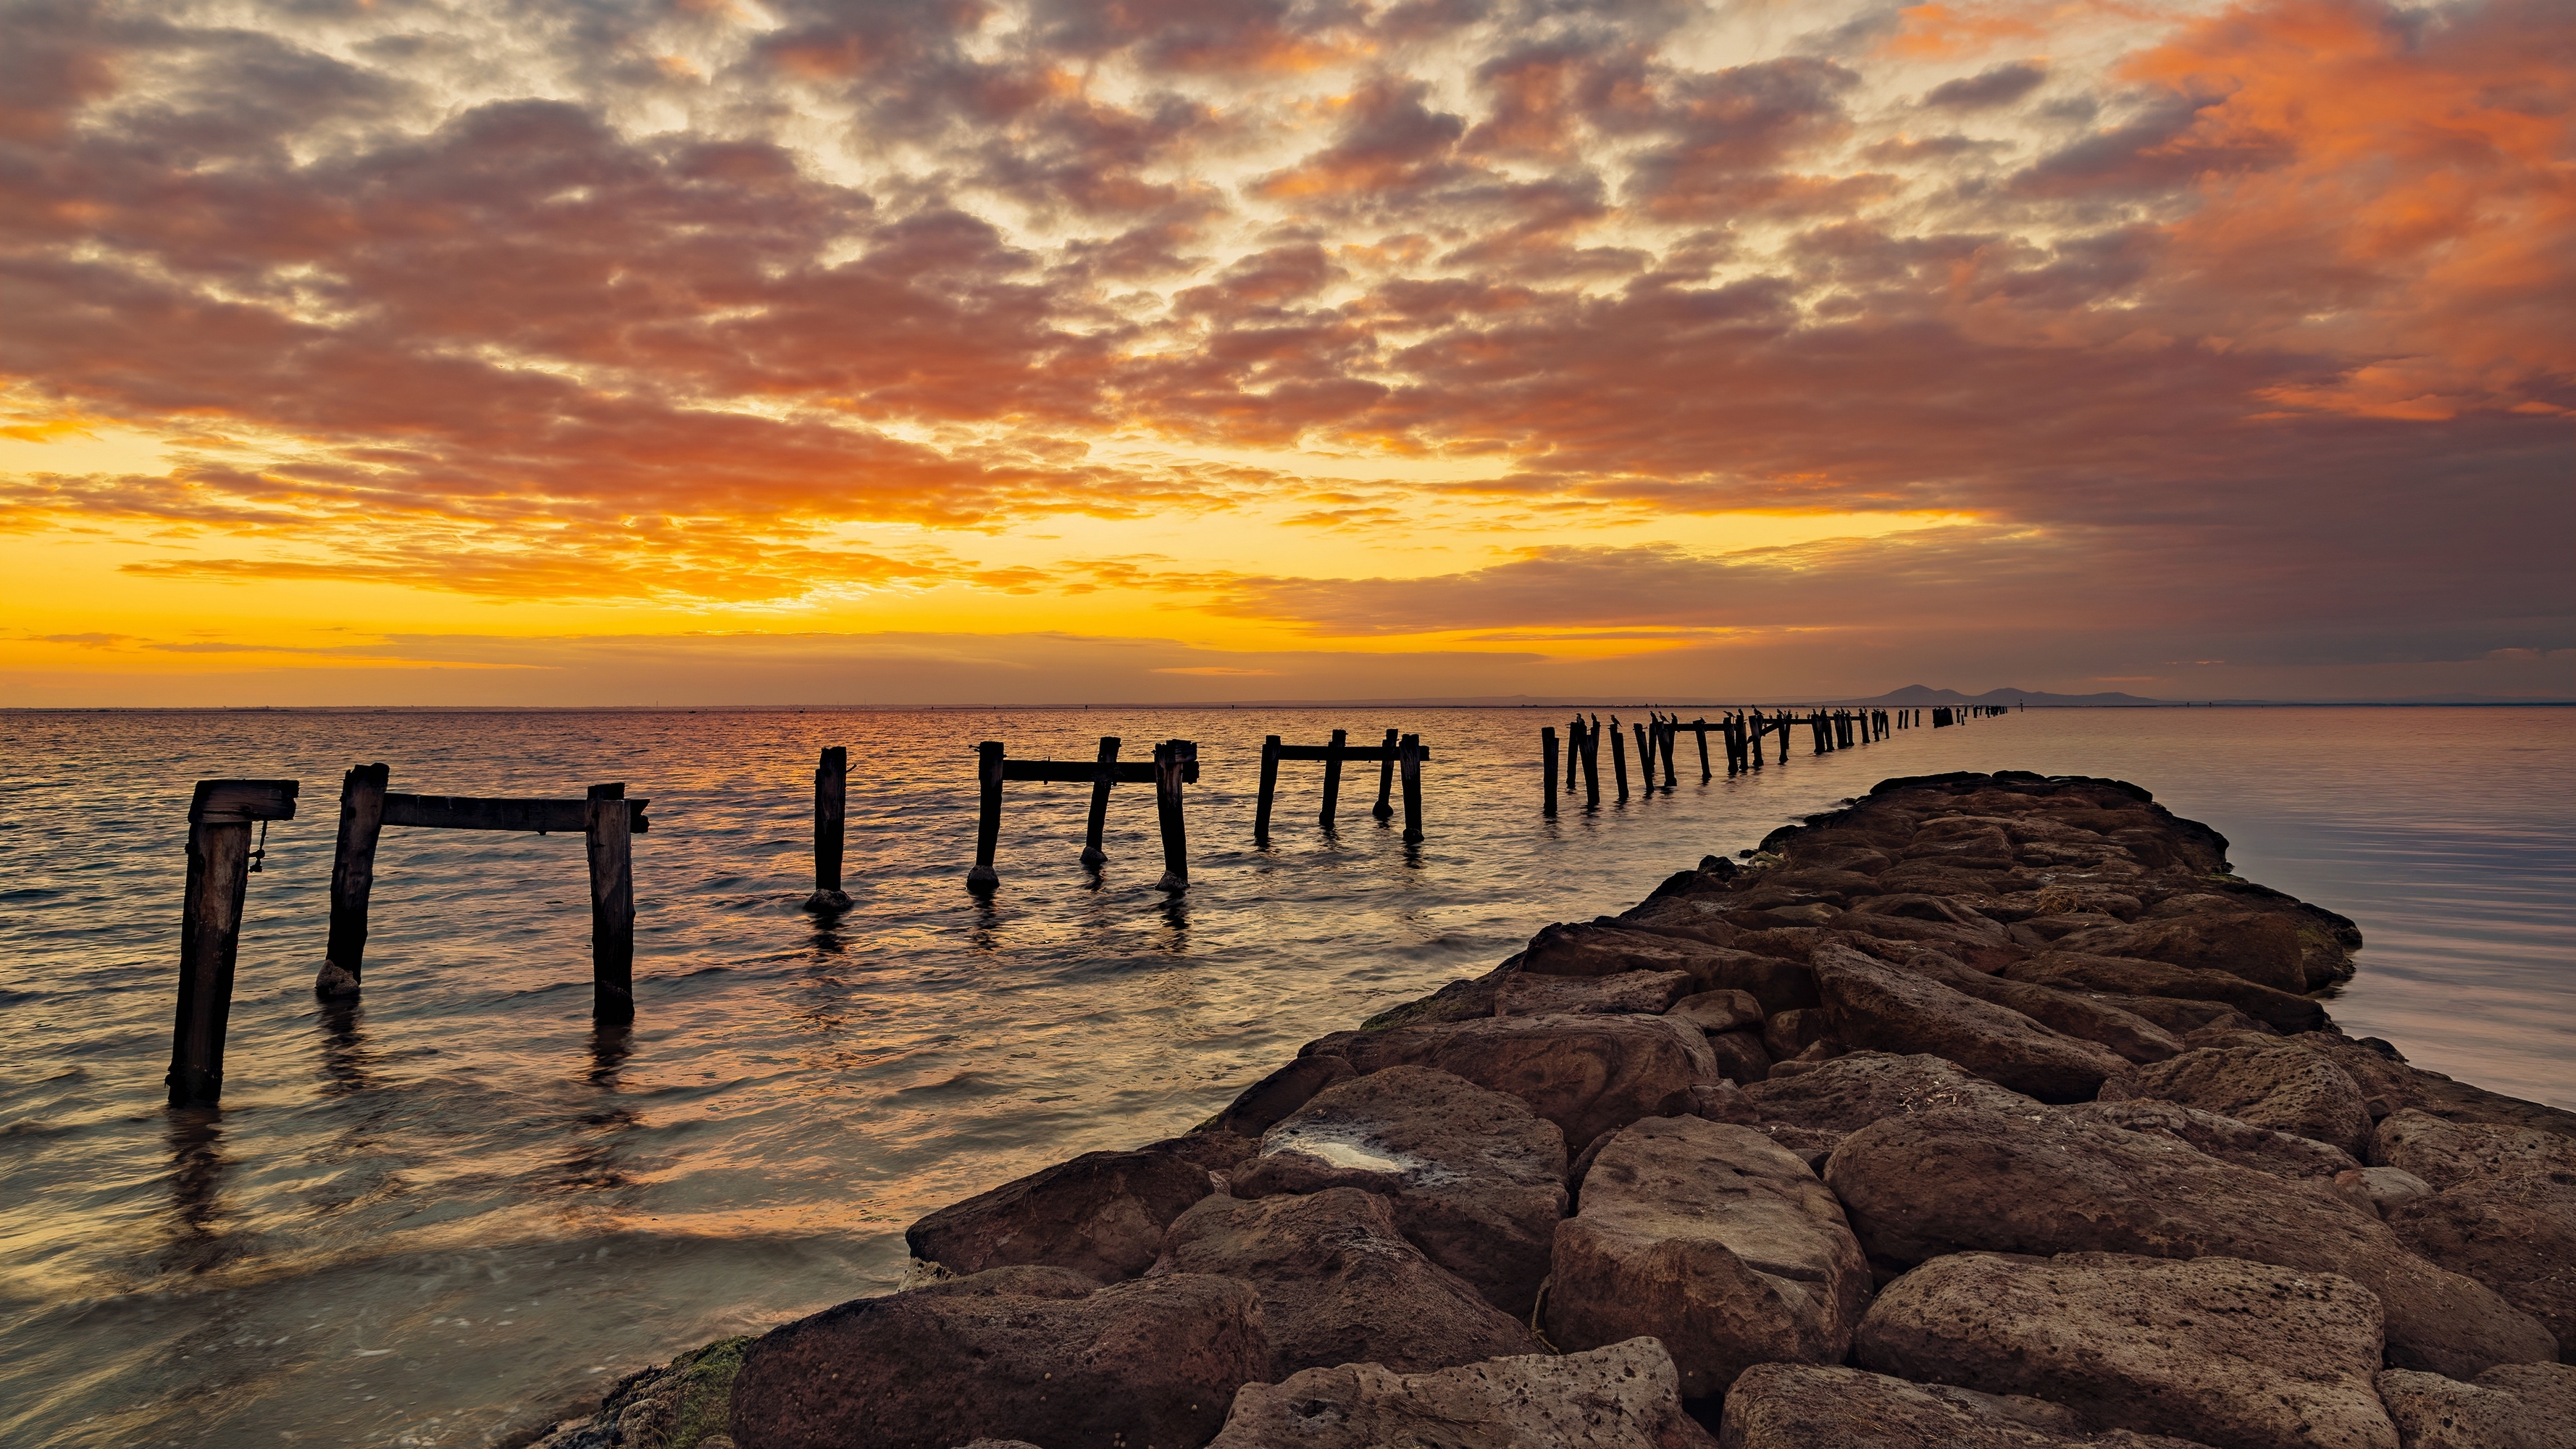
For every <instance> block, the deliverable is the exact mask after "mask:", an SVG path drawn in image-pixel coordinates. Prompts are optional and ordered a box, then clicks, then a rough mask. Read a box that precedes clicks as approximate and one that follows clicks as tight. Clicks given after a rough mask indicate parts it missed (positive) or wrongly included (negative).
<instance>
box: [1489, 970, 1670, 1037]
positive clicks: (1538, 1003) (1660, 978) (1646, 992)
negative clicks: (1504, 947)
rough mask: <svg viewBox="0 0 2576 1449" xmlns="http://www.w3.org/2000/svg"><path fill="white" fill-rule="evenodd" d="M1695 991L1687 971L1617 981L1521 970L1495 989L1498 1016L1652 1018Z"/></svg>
mask: <svg viewBox="0 0 2576 1449" xmlns="http://www.w3.org/2000/svg"><path fill="white" fill-rule="evenodd" d="M1693 989H1694V988H1693V986H1692V983H1691V978H1690V975H1689V973H1687V972H1682V971H1622V972H1620V973H1619V974H1618V975H1616V976H1540V975H1536V974H1534V973H1531V972H1528V971H1519V972H1515V973H1513V974H1512V975H1509V976H1506V977H1504V978H1503V980H1502V982H1501V984H1500V986H1499V987H1498V988H1497V989H1496V990H1495V992H1494V1011H1493V1014H1494V1015H1496V1016H1551V1015H1569V1014H1570V1015H1585V1014H1592V1013H1601V1012H1631V1013H1644V1014H1646V1015H1650V1016H1651V1015H1658V1014H1661V1013H1662V1012H1664V1011H1665V1010H1666V1009H1667V1008H1669V1007H1671V1006H1672V1004H1673V1003H1674V1002H1677V1001H1679V1000H1681V999H1682V998H1683V997H1684V996H1687V995H1689V994H1690V993H1691V991H1692V990H1693ZM1694 1024H1696V1023H1694Z"/></svg>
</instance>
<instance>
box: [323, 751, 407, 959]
mask: <svg viewBox="0 0 2576 1449" xmlns="http://www.w3.org/2000/svg"><path fill="white" fill-rule="evenodd" d="M392 773H393V772H392V771H391V770H389V769H388V768H386V766H385V765H384V763H383V762H381V761H379V762H377V763H375V764H372V765H354V766H351V767H350V769H349V773H347V774H346V775H343V776H341V777H340V838H339V841H338V843H337V844H336V845H335V846H333V848H332V851H331V934H330V937H329V939H328V940H327V941H326V942H325V943H324V945H323V947H322V969H321V971H320V972H319V973H318V974H316V975H315V977H314V978H313V990H314V992H315V994H316V995H320V996H351V995H355V994H356V993H357V990H358V979H359V977H360V976H362V975H363V974H365V971H366V957H367V898H368V896H369V894H370V893H372V892H373V891H374V890H375V888H376V840H377V837H378V836H380V835H381V834H382V833H383V832H384V826H385V785H386V783H387V782H388V781H389V780H390V779H391V778H392Z"/></svg>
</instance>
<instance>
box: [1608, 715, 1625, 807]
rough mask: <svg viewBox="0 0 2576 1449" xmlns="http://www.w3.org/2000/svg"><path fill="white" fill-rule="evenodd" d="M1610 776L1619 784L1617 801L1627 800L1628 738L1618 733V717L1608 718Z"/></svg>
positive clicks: (1623, 802) (1622, 802)
mask: <svg viewBox="0 0 2576 1449" xmlns="http://www.w3.org/2000/svg"><path fill="white" fill-rule="evenodd" d="M1610 774H1611V778H1613V779H1615V780H1617V781H1618V782H1619V801H1620V803H1621V804H1626V803H1627V800H1628V737H1627V736H1626V735H1624V734H1621V733H1620V732H1619V716H1617V715H1615V714H1614V715H1612V716H1610Z"/></svg>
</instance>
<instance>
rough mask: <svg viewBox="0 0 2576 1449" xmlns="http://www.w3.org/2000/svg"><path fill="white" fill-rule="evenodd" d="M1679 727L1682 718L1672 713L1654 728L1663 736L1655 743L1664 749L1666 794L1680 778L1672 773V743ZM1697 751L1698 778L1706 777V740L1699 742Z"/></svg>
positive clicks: (1669, 792)
mask: <svg viewBox="0 0 2576 1449" xmlns="http://www.w3.org/2000/svg"><path fill="white" fill-rule="evenodd" d="M1681 729H1682V720H1681V716H1680V715H1674V716H1673V717H1672V718H1670V719H1668V720H1665V721H1664V722H1663V723H1662V724H1661V725H1660V726H1658V727H1657V729H1656V733H1658V734H1660V735H1661V736H1663V738H1662V739H1661V740H1659V741H1658V742H1657V743H1658V744H1660V745H1661V746H1662V747H1663V751H1664V793H1665V794H1667V795H1669V794H1671V793H1673V785H1674V783H1675V782H1676V781H1678V780H1679V779H1680V778H1681V777H1680V776H1679V775H1676V774H1674V773H1673V744H1674V741H1675V738H1676V737H1677V736H1679V735H1680V734H1681ZM1699 752H1700V754H1701V756H1702V757H1703V758H1702V760H1701V770H1700V778H1701V779H1706V778H1708V771H1707V761H1706V758H1705V757H1706V756H1707V754H1708V742H1707V741H1706V740H1702V741H1701V742H1700V751H1699Z"/></svg>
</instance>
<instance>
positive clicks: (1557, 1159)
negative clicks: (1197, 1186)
mask: <svg viewBox="0 0 2576 1449" xmlns="http://www.w3.org/2000/svg"><path fill="white" fill-rule="evenodd" d="M1579 1019H1581V1020H1594V1019H1595V1018H1579ZM1565 1169H1566V1162H1565V1138H1564V1134H1563V1133H1561V1132H1560V1131H1558V1129H1557V1127H1556V1126H1555V1124H1554V1123H1551V1122H1548V1121H1546V1120H1544V1119H1542V1118H1540V1117H1537V1116H1535V1115H1533V1114H1532V1113H1531V1111H1530V1109H1529V1107H1528V1106H1527V1105H1525V1104H1524V1103H1523V1102H1522V1101H1521V1100H1520V1099H1519V1098H1517V1097H1514V1096H1511V1095H1509V1094H1507V1093H1502V1092H1493V1091H1487V1090H1485V1089H1484V1088H1482V1087H1479V1086H1476V1085H1475V1084H1474V1083H1472V1082H1469V1081H1467V1080H1465V1079H1464V1078H1461V1077H1458V1076H1456V1075H1453V1074H1452V1073H1449V1072H1445V1071H1440V1070H1438V1069H1436V1068H1431V1067H1414V1066H1395V1067H1389V1068H1386V1069H1385V1070H1383V1071H1379V1072H1375V1073H1372V1074H1370V1075H1367V1076H1362V1077H1355V1078H1353V1079H1351V1080H1349V1081H1347V1082H1343V1083H1340V1084H1339V1085H1337V1086H1334V1087H1331V1088H1329V1089H1327V1090H1325V1091H1323V1092H1321V1093H1318V1094H1317V1095H1316V1097H1315V1099H1314V1100H1313V1101H1311V1102H1308V1103H1307V1104H1306V1105H1305V1106H1303V1107H1301V1108H1299V1109H1298V1110H1297V1111H1296V1112H1294V1113H1292V1114H1290V1115H1289V1116H1288V1117H1287V1118H1285V1119H1283V1120H1282V1121H1281V1122H1280V1123H1279V1124H1278V1125H1277V1126H1274V1127H1272V1128H1271V1129H1270V1131H1269V1132H1268V1133H1266V1134H1264V1136H1263V1137H1262V1139H1261V1152H1260V1155H1258V1156H1256V1157H1253V1158H1251V1159H1250V1160H1248V1161H1246V1162H1244V1163H1243V1164H1242V1165H1241V1166H1239V1167H1237V1168H1236V1169H1235V1171H1234V1174H1233V1176H1232V1178H1231V1184H1232V1190H1233V1192H1234V1195H1235V1196H1237V1197H1241V1198H1266V1197H1273V1196H1278V1195H1281V1194H1293V1193H1311V1192H1322V1191H1324V1190H1326V1189H1328V1188H1335V1187H1355V1188H1358V1189H1360V1190H1362V1191H1364V1192H1373V1193H1378V1194H1382V1195H1383V1196H1385V1197H1387V1198H1388V1199H1389V1200H1390V1203H1391V1206H1392V1209H1393V1213H1394V1220H1395V1223H1396V1225H1397V1226H1398V1227H1399V1228H1400V1229H1401V1230H1402V1231H1403V1233H1404V1236H1405V1237H1406V1238H1407V1239H1409V1240H1411V1241H1412V1242H1413V1243H1414V1244H1416V1245H1417V1246H1419V1247H1420V1248H1421V1249H1422V1251H1423V1252H1424V1253H1425V1254H1427V1255H1428V1256H1429V1257H1430V1260H1431V1261H1432V1262H1434V1263H1437V1264H1439V1265H1440V1266H1441V1267H1443V1268H1446V1269H1448V1270H1449V1271H1450V1272H1453V1273H1455V1274H1457V1275H1458V1276H1459V1277H1461V1278H1463V1279H1465V1280H1466V1281H1467V1282H1468V1283H1470V1284H1472V1285H1474V1287H1475V1289H1476V1291H1477V1292H1479V1293H1481V1294H1483V1295H1484V1296H1485V1298H1486V1300H1487V1301H1488V1302H1490V1303H1492V1304H1493V1305H1494V1306H1495V1307H1497V1308H1500V1309H1502V1310H1503V1311H1505V1312H1506V1313H1510V1314H1512V1315H1514V1316H1515V1317H1519V1316H1526V1315H1527V1314H1528V1312H1529V1310H1530V1305H1531V1303H1532V1301H1533V1300H1534V1299H1535V1298H1536V1297H1537V1295H1538V1285H1539V1280H1540V1279H1542V1278H1544V1277H1546V1276H1547V1264H1548V1255H1549V1253H1550V1251H1551V1250H1552V1248H1553V1246H1554V1243H1555V1240H1556V1224H1557V1220H1558V1219H1559V1218H1561V1217H1563V1216H1564V1215H1565V1206H1566V1190H1565Z"/></svg>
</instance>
